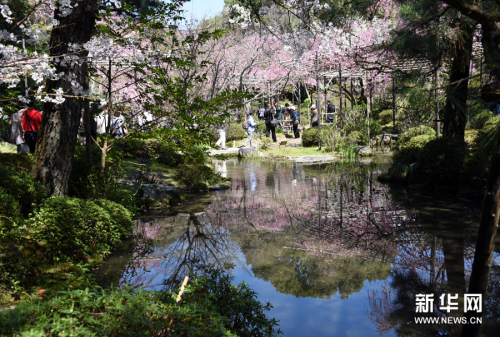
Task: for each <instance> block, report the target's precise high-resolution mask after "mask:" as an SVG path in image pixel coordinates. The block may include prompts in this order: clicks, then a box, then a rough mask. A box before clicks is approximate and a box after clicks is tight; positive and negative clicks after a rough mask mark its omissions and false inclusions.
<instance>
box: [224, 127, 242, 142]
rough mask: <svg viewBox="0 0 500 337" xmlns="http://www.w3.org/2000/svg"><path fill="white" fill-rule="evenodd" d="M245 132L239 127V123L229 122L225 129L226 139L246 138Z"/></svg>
mask: <svg viewBox="0 0 500 337" xmlns="http://www.w3.org/2000/svg"><path fill="white" fill-rule="evenodd" d="M246 136H247V134H246V133H245V130H244V129H243V128H242V127H241V123H231V124H229V125H228V128H227V131H226V141H228V142H229V141H233V140H241V139H244V138H246Z"/></svg>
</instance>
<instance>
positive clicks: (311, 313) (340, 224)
mask: <svg viewBox="0 0 500 337" xmlns="http://www.w3.org/2000/svg"><path fill="white" fill-rule="evenodd" d="M387 165H388V164H387V159H386V158H382V160H377V159H375V160H372V161H371V162H364V163H358V164H345V163H335V164H332V165H321V166H320V165H297V164H291V163H287V162H274V161H259V162H252V161H237V160H229V161H226V162H217V161H216V162H214V167H215V169H216V170H218V171H219V172H220V173H221V174H222V175H227V176H228V177H231V178H232V180H233V183H232V187H231V189H230V190H228V191H219V192H215V193H211V194H204V195H196V196H192V197H191V198H189V200H188V201H187V202H186V203H184V204H183V205H179V206H177V207H175V208H172V209H170V210H169V213H167V214H161V213H157V214H154V213H151V214H147V215H146V216H144V217H141V218H139V219H137V220H136V229H135V232H136V238H135V239H134V240H132V241H130V242H127V243H125V244H124V245H123V247H122V248H121V249H120V250H118V251H117V252H116V253H115V254H113V255H112V256H110V257H109V258H108V259H107V260H106V263H105V264H104V265H103V266H102V267H101V268H100V269H99V270H98V271H97V272H96V276H97V279H98V280H99V282H100V283H101V284H102V285H110V284H115V285H118V286H120V285H123V284H126V283H129V284H131V285H133V286H135V287H143V288H146V289H170V288H172V287H176V286H178V285H179V284H180V283H181V281H182V279H183V278H184V276H186V275H196V274H198V273H201V272H202V271H203V270H204V269H205V268H206V267H207V266H218V267H220V268H222V269H225V270H228V271H229V272H232V273H233V274H234V275H235V276H236V279H237V280H238V281H242V280H245V281H247V282H248V283H249V284H250V286H251V287H253V288H254V289H255V290H256V291H257V293H258V294H259V296H260V297H259V298H261V299H262V300H270V301H271V302H272V303H273V304H274V305H275V309H273V311H272V312H271V315H274V316H276V317H277V319H278V320H280V321H281V324H280V328H281V329H282V330H283V331H284V332H285V336H304V335H315V336H344V335H348V334H350V335H355V336H371V335H372V336H375V335H379V334H384V333H387V335H389V336H397V335H402V336H403V335H404V336H438V335H439V336H452V335H458V333H459V331H460V329H461V326H460V325H459V324H446V325H445V324H440V325H439V324H415V317H420V316H422V317H442V316H444V315H446V316H449V317H458V318H460V317H461V316H462V314H463V310H453V311H451V312H450V313H447V312H446V310H445V309H442V308H441V307H444V305H443V306H440V303H439V298H440V296H441V295H443V294H444V295H447V294H459V298H458V299H457V302H458V303H459V306H460V308H461V307H462V306H463V294H464V292H465V288H466V284H467V283H468V279H469V277H470V271H471V266H472V265H471V263H472V258H473V254H474V243H475V233H476V226H477V224H478V214H479V209H478V207H479V205H477V204H473V203H471V201H469V200H463V199H458V198H451V197H449V196H448V197H445V196H437V195H429V194H425V193H422V192H417V191H412V190H400V189H396V188H392V187H389V186H387V185H381V184H379V183H378V181H377V176H378V174H380V173H381V172H382V171H384V170H386V169H387ZM497 260H498V255H497V259H496V261H495V266H494V268H493V269H492V270H493V272H492V277H491V287H490V289H491V290H492V291H491V292H490V295H489V296H488V299H487V302H486V308H485V313H486V314H485V319H484V322H483V330H482V331H483V334H484V335H485V336H493V335H497V334H493V332H494V331H498V329H497V328H498V317H499V315H498V314H499V312H498V310H499V307H500V306H499V305H498V303H499V295H500V294H499V291H498V289H499V288H500V287H499V286H498V285H499V283H500V282H499V277H498V276H499V272H498V261H497ZM417 294H432V296H433V297H434V299H435V302H434V304H435V306H434V307H433V308H432V310H431V311H432V312H430V313H425V314H422V313H416V312H415V311H416V310H415V308H416V302H415V298H416V295H417ZM495 329H497V330H495Z"/></svg>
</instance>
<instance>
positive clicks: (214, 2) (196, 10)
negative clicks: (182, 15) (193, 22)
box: [184, 0, 224, 19]
mask: <svg viewBox="0 0 500 337" xmlns="http://www.w3.org/2000/svg"><path fill="white" fill-rule="evenodd" d="M223 8H224V0H191V1H189V2H186V3H185V4H184V9H185V10H186V11H187V12H186V18H188V19H189V18H191V14H192V15H193V17H194V18H197V19H201V18H203V17H204V16H207V17H212V16H215V15H217V14H219V13H220V12H222V9H223Z"/></svg>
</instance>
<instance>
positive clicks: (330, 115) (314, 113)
mask: <svg viewBox="0 0 500 337" xmlns="http://www.w3.org/2000/svg"><path fill="white" fill-rule="evenodd" d="M335 112H336V109H335V105H334V104H333V103H332V101H327V106H326V122H327V123H329V124H331V123H334V121H335ZM319 120H320V117H319V110H318V109H317V108H316V104H313V105H311V125H312V126H313V127H315V126H318V123H319Z"/></svg>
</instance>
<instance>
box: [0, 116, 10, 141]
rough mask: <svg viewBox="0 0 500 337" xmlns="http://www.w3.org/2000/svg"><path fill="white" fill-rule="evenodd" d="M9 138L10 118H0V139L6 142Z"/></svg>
mask: <svg viewBox="0 0 500 337" xmlns="http://www.w3.org/2000/svg"><path fill="white" fill-rule="evenodd" d="M9 139H10V124H9V119H3V118H0V140H1V141H4V142H6V141H8V140H9Z"/></svg>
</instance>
